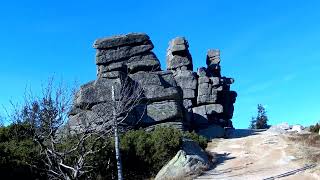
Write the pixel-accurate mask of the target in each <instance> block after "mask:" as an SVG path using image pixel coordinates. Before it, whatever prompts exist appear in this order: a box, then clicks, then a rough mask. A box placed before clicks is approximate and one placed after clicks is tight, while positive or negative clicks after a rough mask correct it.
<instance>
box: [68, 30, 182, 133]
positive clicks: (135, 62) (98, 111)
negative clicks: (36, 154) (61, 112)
mask: <svg viewBox="0 0 320 180" xmlns="http://www.w3.org/2000/svg"><path fill="white" fill-rule="evenodd" d="M93 46H94V48H96V49H97V53H96V65H97V80H95V81H92V82H89V83H87V84H85V85H83V86H81V87H80V90H79V91H78V92H77V94H76V96H75V99H74V106H73V110H72V111H71V112H70V123H69V124H70V125H71V126H72V127H77V126H80V125H81V124H84V123H88V122H92V121H97V120H98V121H106V120H108V119H110V118H109V117H111V115H112V102H110V101H112V97H111V86H112V85H114V89H115V98H116V100H117V99H120V98H121V94H120V89H121V87H123V86H126V85H130V84H134V83H135V84H138V85H139V86H141V87H142V88H143V95H142V96H143V97H144V101H142V102H143V103H141V104H140V105H139V106H137V107H136V108H135V109H134V110H133V111H132V112H131V113H130V116H129V117H128V118H126V120H125V121H124V122H123V124H124V125H126V126H130V127H148V126H153V125H155V124H162V123H164V124H170V126H171V125H173V126H175V127H176V128H179V129H182V118H183V114H182V109H183V108H182V103H181V102H182V100H181V99H182V93H181V90H180V89H179V87H177V85H176V82H175V80H174V78H173V73H172V72H163V71H160V62H159V60H158V58H157V57H156V55H155V54H154V53H153V52H152V49H153V44H152V42H151V40H150V38H149V36H148V35H146V34H143V33H131V34H127V35H119V36H112V37H108V38H102V39H98V40H96V41H95V42H94V45H93ZM110 125H111V122H110Z"/></svg>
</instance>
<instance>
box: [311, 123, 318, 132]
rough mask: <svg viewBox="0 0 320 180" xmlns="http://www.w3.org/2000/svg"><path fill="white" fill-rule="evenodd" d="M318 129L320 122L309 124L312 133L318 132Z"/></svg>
mask: <svg viewBox="0 0 320 180" xmlns="http://www.w3.org/2000/svg"><path fill="white" fill-rule="evenodd" d="M319 129H320V124H318V123H317V124H316V125H314V126H313V125H312V126H310V132H314V133H319Z"/></svg>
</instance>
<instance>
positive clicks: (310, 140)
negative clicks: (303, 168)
mask: <svg viewBox="0 0 320 180" xmlns="http://www.w3.org/2000/svg"><path fill="white" fill-rule="evenodd" d="M287 139H288V140H289V141H291V142H293V143H295V144H296V145H298V146H299V150H300V152H299V153H300V154H301V156H302V158H303V159H305V160H306V161H308V162H312V163H320V136H319V135H318V134H315V133H312V134H301V135H291V136H288V137H287Z"/></svg>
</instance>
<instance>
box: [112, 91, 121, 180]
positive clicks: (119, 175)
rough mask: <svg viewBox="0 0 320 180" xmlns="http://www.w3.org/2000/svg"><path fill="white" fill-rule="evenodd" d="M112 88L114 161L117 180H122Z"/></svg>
mask: <svg viewBox="0 0 320 180" xmlns="http://www.w3.org/2000/svg"><path fill="white" fill-rule="evenodd" d="M114 96H115V95H114V86H113V85H112V101H113V103H114V106H113V116H112V117H113V131H114V148H115V151H116V161H117V169H118V180H122V179H123V177H122V162H121V154H120V140H119V133H118V122H117V117H116V104H115V102H116V101H115V97H114Z"/></svg>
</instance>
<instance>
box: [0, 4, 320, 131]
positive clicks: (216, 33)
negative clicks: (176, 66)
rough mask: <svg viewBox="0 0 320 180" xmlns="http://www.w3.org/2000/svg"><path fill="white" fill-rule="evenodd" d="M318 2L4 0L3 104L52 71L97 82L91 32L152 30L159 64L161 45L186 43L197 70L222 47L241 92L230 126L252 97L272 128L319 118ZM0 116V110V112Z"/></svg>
mask: <svg viewBox="0 0 320 180" xmlns="http://www.w3.org/2000/svg"><path fill="white" fill-rule="evenodd" d="M319 19H320V1H317V0H308V1H295V0H288V1H286V0H282V1H280V0H268V1H267V0H265V1H256V0H252V1H244V0H243V1H235V0H234V1H228V0H207V1H201V0H199V1H191V0H190V1H188V0H183V1H182V0H181V1H175V0H170V1H166V0H165V1H150V0H149V1H139V2H138V1H130V2H129V1H120V0H119V1H114V2H108V1H106V0H100V1H97V0H90V1H88V0H82V1H81V0H77V1H73V0H68V1H66V0H64V1H62V0H54V1H46V0H41V1H36V0H33V1H15V0H12V1H3V2H1V5H0V40H1V41H0V59H1V64H0V83H1V88H0V104H1V105H3V106H8V104H9V103H8V102H9V100H13V101H20V100H21V99H22V97H23V94H24V91H25V87H26V86H27V85H28V86H31V87H32V89H33V91H35V92H39V90H40V87H41V83H43V82H45V81H46V80H47V78H48V77H49V76H51V75H53V74H55V76H56V77H59V78H63V79H64V80H65V81H67V82H69V83H72V82H73V81H74V80H77V81H78V82H79V84H83V83H85V82H88V81H89V80H93V79H95V77H96V76H95V74H96V67H95V64H94V57H95V50H94V49H93V48H92V43H93V41H94V40H95V39H96V38H98V37H104V36H110V35H114V34H121V33H128V32H146V33H148V34H149V35H150V37H151V39H152V41H153V43H154V45H155V48H154V52H155V53H156V54H157V56H158V58H159V59H160V60H161V63H162V68H163V69H164V68H165V53H166V48H167V45H168V41H169V40H170V39H172V38H174V37H176V36H185V37H186V38H187V39H188V40H189V44H190V51H191V54H192V56H193V61H194V67H195V69H196V68H198V67H200V66H205V55H206V51H207V49H209V48H219V49H221V53H222V54H221V58H222V63H221V65H222V73H223V75H226V76H230V77H234V78H235V80H236V81H235V84H234V85H233V87H232V89H234V90H236V91H237V92H238V99H237V102H236V104H235V113H234V118H233V122H234V125H235V126H236V127H237V128H246V127H247V126H248V123H249V121H250V118H251V116H252V115H255V113H256V106H257V104H258V103H261V104H264V105H265V106H266V109H267V111H268V115H269V119H270V123H271V124H275V123H279V122H283V121H287V122H289V123H292V124H296V123H299V124H302V125H309V124H312V123H315V122H317V121H319V120H320V104H319V101H320V82H319V78H320V75H319V72H320V62H319V60H320V23H319ZM0 109H1V111H0V112H3V110H2V108H0Z"/></svg>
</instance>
